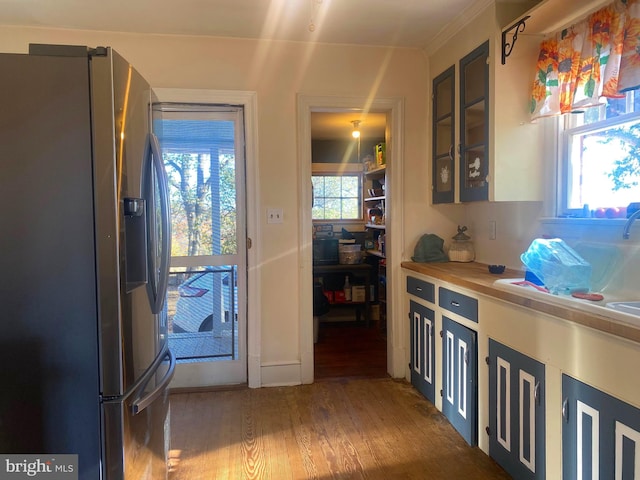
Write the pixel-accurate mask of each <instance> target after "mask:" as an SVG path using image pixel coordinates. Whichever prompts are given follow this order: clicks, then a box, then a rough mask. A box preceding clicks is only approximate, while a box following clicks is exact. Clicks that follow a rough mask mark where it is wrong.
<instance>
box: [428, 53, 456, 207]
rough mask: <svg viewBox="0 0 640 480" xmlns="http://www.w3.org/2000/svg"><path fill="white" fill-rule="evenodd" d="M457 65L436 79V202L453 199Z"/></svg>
mask: <svg viewBox="0 0 640 480" xmlns="http://www.w3.org/2000/svg"><path fill="white" fill-rule="evenodd" d="M454 85H455V66H453V65H452V66H451V67H449V68H448V69H447V70H445V71H444V72H442V73H441V74H440V75H438V76H437V77H436V78H434V79H433V96H432V101H433V106H432V111H433V156H432V158H433V173H432V177H433V184H432V185H433V203H453V201H454V194H455V188H454V182H453V178H454V172H455V162H454V144H455V128H454V125H455V109H454V100H455V95H454V88H455V87H454Z"/></svg>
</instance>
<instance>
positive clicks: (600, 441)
mask: <svg viewBox="0 0 640 480" xmlns="http://www.w3.org/2000/svg"><path fill="white" fill-rule="evenodd" d="M562 397H563V403H562V417H563V424H562V477H563V479H564V480H570V479H578V480H582V479H589V480H591V479H605V478H607V479H609V478H610V479H615V480H627V479H635V480H639V479H640V410H639V409H638V408H636V407H634V406H632V405H629V404H628V403H625V402H623V401H621V400H619V399H617V398H615V397H612V396H611V395H608V394H606V393H604V392H602V391H600V390H598V389H596V388H593V387H591V386H589V385H587V384H585V383H582V382H580V381H579V380H576V379H575V378H572V377H570V376H568V375H562Z"/></svg>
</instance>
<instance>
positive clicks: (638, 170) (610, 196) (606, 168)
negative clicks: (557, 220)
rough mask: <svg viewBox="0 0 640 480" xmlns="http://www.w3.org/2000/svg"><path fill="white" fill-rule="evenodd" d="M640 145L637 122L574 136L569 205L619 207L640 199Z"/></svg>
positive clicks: (575, 206)
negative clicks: (639, 149)
mask: <svg viewBox="0 0 640 480" xmlns="http://www.w3.org/2000/svg"><path fill="white" fill-rule="evenodd" d="M638 145H640V125H639V124H638V123H630V124H625V125H621V126H619V127H616V128H612V129H608V130H602V131H600V132H594V133H591V132H587V133H585V134H582V135H573V136H572V137H571V153H572V155H571V157H570V158H571V160H570V164H569V173H570V177H569V178H570V184H571V187H572V188H571V190H570V192H569V199H568V200H569V201H568V208H570V209H580V208H582V207H583V206H584V205H585V204H586V205H589V207H590V208H591V209H596V210H597V209H599V208H605V209H606V208H620V207H626V206H627V205H628V204H629V203H631V202H635V201H638V200H640V192H639V191H638V189H637V187H638V185H639V182H640V164H639V158H640V157H639V156H638V155H639V153H640V152H639V151H638ZM610 215H611V213H610Z"/></svg>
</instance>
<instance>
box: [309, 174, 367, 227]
mask: <svg viewBox="0 0 640 480" xmlns="http://www.w3.org/2000/svg"><path fill="white" fill-rule="evenodd" d="M311 180H312V183H313V209H312V213H311V214H312V218H313V220H360V219H362V178H361V176H360V175H314V176H312V179H311Z"/></svg>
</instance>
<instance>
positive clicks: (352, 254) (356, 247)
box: [338, 243, 362, 265]
mask: <svg viewBox="0 0 640 480" xmlns="http://www.w3.org/2000/svg"><path fill="white" fill-rule="evenodd" d="M338 261H339V262H340V264H342V265H355V264H357V263H360V262H362V245H360V244H359V243H355V244H352V245H340V246H339V247H338Z"/></svg>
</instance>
